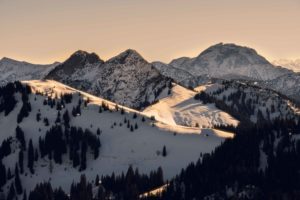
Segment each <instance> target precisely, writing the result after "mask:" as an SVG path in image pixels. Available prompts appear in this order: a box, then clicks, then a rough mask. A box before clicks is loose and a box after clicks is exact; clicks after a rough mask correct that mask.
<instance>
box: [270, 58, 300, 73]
mask: <svg viewBox="0 0 300 200" xmlns="http://www.w3.org/2000/svg"><path fill="white" fill-rule="evenodd" d="M272 64H273V65H275V66H281V67H285V68H287V69H290V70H293V71H294V72H300V59H297V60H289V59H279V60H274V61H273V62H272Z"/></svg>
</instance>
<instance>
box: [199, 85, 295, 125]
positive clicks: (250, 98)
mask: <svg viewBox="0 0 300 200" xmlns="http://www.w3.org/2000/svg"><path fill="white" fill-rule="evenodd" d="M195 98H196V99H198V100H201V101H202V102H204V103H214V104H215V105H216V107H217V108H219V109H221V110H223V111H226V112H228V113H230V114H231V115H232V116H234V117H236V119H239V120H240V121H244V122H252V123H263V122H270V121H275V120H292V119H294V120H295V121H298V120H299V109H298V108H297V107H296V106H295V105H294V104H293V103H292V102H291V101H290V100H289V99H288V98H286V97H285V96H283V95H280V94H278V93H277V92H274V91H272V90H269V89H262V88H260V87H257V86H254V85H249V84H246V83H243V82H238V81H237V82H235V81H223V82H222V83H221V84H219V83H216V84H212V85H211V86H210V87H207V89H206V90H202V91H201V92H200V93H199V94H197V96H196V97H195Z"/></svg>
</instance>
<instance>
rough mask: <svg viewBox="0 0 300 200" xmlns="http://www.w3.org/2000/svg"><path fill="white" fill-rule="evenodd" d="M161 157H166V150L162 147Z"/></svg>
mask: <svg viewBox="0 0 300 200" xmlns="http://www.w3.org/2000/svg"><path fill="white" fill-rule="evenodd" d="M162 156H163V157H166V156H167V149H166V146H164V147H163V151H162Z"/></svg>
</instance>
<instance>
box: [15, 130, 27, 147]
mask: <svg viewBox="0 0 300 200" xmlns="http://www.w3.org/2000/svg"><path fill="white" fill-rule="evenodd" d="M16 138H17V139H18V140H19V142H20V143H21V147H22V149H24V150H26V142H25V137H24V132H23V130H22V129H21V128H20V127H19V126H17V128H16Z"/></svg>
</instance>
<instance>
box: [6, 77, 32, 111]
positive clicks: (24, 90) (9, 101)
mask: <svg viewBox="0 0 300 200" xmlns="http://www.w3.org/2000/svg"><path fill="white" fill-rule="evenodd" d="M17 92H19V93H21V94H22V100H23V102H24V101H26V97H28V94H31V88H30V87H29V86H28V85H22V83H21V82H18V81H17V82H14V83H8V84H7V85H5V86H2V87H0V113H1V112H4V115H5V116H7V115H8V114H9V113H10V112H11V111H12V110H13V109H14V108H15V105H16V104H17V100H16V98H15V96H14V95H15V93H17Z"/></svg>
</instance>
